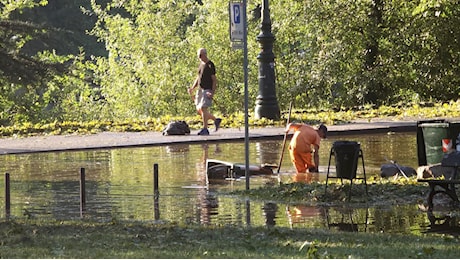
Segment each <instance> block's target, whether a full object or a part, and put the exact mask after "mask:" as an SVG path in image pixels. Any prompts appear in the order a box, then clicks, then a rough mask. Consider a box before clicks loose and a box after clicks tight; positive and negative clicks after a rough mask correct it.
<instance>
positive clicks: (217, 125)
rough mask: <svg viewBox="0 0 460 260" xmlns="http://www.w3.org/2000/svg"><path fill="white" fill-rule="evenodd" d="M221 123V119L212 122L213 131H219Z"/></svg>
mask: <svg viewBox="0 0 460 260" xmlns="http://www.w3.org/2000/svg"><path fill="white" fill-rule="evenodd" d="M221 122H222V119H221V118H216V120H214V126H216V130H215V131H216V132H217V130H219V128H220V123H221Z"/></svg>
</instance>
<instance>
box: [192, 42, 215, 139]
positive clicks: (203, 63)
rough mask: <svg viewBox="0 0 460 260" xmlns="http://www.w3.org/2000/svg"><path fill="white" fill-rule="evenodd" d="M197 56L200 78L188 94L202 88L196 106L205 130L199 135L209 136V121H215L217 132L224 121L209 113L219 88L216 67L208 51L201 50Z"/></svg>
mask: <svg viewBox="0 0 460 260" xmlns="http://www.w3.org/2000/svg"><path fill="white" fill-rule="evenodd" d="M197 54H198V59H200V65H199V67H198V76H197V77H196V79H195V81H194V82H193V85H192V87H190V88H189V89H188V92H189V94H190V95H192V92H193V90H194V89H195V88H196V87H197V86H200V87H199V88H198V91H197V92H196V95H195V105H196V109H197V111H198V114H200V115H201V118H202V119H203V129H201V130H200V132H198V135H209V130H208V121H209V119H211V120H214V125H215V127H216V131H217V130H219V127H220V123H221V121H222V119H220V118H216V117H215V116H214V115H213V114H211V113H210V112H209V108H210V107H211V105H212V99H213V97H214V94H215V92H216V87H217V78H216V67H215V66H214V63H213V62H212V61H211V60H209V59H208V56H207V52H206V49H204V48H201V49H199V50H198V52H197Z"/></svg>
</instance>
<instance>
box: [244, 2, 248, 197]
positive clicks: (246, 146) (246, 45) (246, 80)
mask: <svg viewBox="0 0 460 260" xmlns="http://www.w3.org/2000/svg"><path fill="white" fill-rule="evenodd" d="M246 3H247V1H246V0H243V17H244V18H243V56H244V61H243V70H244V150H245V161H246V163H245V167H244V173H245V176H246V190H249V177H250V176H249V116H248V110H249V109H248V103H249V102H248V100H249V98H248V96H249V95H248V41H247V38H248V35H247V34H248V33H247V18H246V9H247V8H246Z"/></svg>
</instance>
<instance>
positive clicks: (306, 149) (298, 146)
mask: <svg viewBox="0 0 460 260" xmlns="http://www.w3.org/2000/svg"><path fill="white" fill-rule="evenodd" d="M289 130H293V131H294V135H293V137H292V139H291V142H290V144H289V155H290V156H291V161H292V163H293V164H294V167H295V168H296V170H297V173H306V172H307V169H308V172H318V166H319V145H320V142H321V138H326V135H327V127H326V126H325V125H323V124H321V125H320V126H319V127H318V129H314V128H313V127H311V126H309V125H306V124H301V123H290V124H288V125H287V127H286V132H289ZM312 153H313V161H312Z"/></svg>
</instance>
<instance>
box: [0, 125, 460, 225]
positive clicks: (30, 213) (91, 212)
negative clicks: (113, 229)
mask: <svg viewBox="0 0 460 260" xmlns="http://www.w3.org/2000/svg"><path fill="white" fill-rule="evenodd" d="M346 138H347V140H350V141H359V142H360V143H361V149H362V150H363V153H364V154H365V155H366V174H367V175H368V176H367V177H372V176H375V177H376V178H379V173H380V167H381V165H382V164H384V163H386V159H385V158H390V159H393V160H396V161H398V163H400V164H401V165H407V166H411V167H414V168H416V166H417V154H416V152H417V151H416V140H415V133H414V134H395V135H372V136H366V138H363V137H362V136H347V137H346ZM336 140H340V137H334V138H329V139H326V140H324V141H323V142H322V148H321V149H320V161H322V162H327V159H328V156H329V150H330V148H331V146H332V143H333V142H334V141H336ZM281 142H282V140H257V141H251V143H250V147H249V148H250V149H249V152H250V154H249V159H250V163H251V164H259V165H260V164H277V163H278V160H279V158H280V151H281ZM244 150H245V149H244V143H242V142H229V143H207V144H206V143H205V144H186V145H184V144H180V145H169V146H164V147H138V148H126V149H112V150H111V149H105V150H91V151H78V152H77V151H74V152H59V153H35V154H23V155H2V156H0V172H9V173H10V178H11V200H12V201H11V202H12V205H11V216H12V217H16V218H22V217H30V218H51V219H78V218H80V212H79V207H80V204H79V203H80V202H79V171H80V168H85V169H86V190H87V194H86V195H87V197H86V198H87V204H86V212H85V217H86V218H91V219H95V220H100V221H111V220H114V219H121V220H131V219H132V220H141V221H162V222H177V223H188V224H197V225H252V226H281V227H292V228H305V227H317V228H331V229H332V228H335V229H342V230H344V229H347V228H348V230H349V231H358V232H363V231H365V232H391V233H411V232H421V231H424V230H435V229H436V228H437V227H439V228H440V226H437V225H449V227H452V225H454V224H455V223H456V224H458V219H457V220H452V219H453V218H454V217H453V216H452V215H450V216H451V218H450V219H448V218H445V219H444V220H441V219H438V220H436V221H435V222H433V223H431V222H430V219H429V216H427V214H426V212H422V211H420V210H419V208H418V205H398V206H392V207H383V206H381V207H374V208H352V209H344V208H340V207H339V208H334V207H329V208H321V207H317V206H314V205H290V204H280V203H274V202H271V201H249V200H248V199H245V198H235V197H231V196H224V195H222V194H223V192H224V191H232V190H238V189H245V182H244V180H233V181H227V182H225V183H220V184H218V185H214V184H210V185H207V181H206V174H205V173H206V165H205V164H206V159H216V160H222V161H227V162H235V163H236V162H240V163H241V162H244V161H245V154H244ZM287 153H288V152H287V151H286V154H285V155H284V158H289V156H288V154H287ZM155 164H157V165H158V168H159V169H158V172H159V177H158V186H159V191H158V194H155V192H154V176H153V172H154V170H153V168H154V167H153V166H154V165H155ZM326 168H327V166H320V169H319V170H320V172H319V173H314V174H310V175H301V176H299V175H296V174H295V169H294V168H293V166H292V164H291V162H290V161H289V160H284V161H283V163H282V169H283V171H282V174H281V175H280V178H281V181H282V182H283V183H289V182H293V181H301V182H306V183H310V182H312V181H317V180H321V181H323V180H325V178H326ZM0 179H1V181H0V190H2V191H3V190H4V188H3V187H5V184H4V181H3V178H0ZM277 183H278V182H277V176H276V175H275V176H268V177H263V178H262V177H257V178H252V179H251V188H257V187H259V186H263V185H277ZM427 190H428V188H427ZM382 204H384V203H382ZM0 218H5V198H4V192H1V193H0ZM438 218H441V217H439V216H438ZM441 222H442V223H441ZM446 223H447V224H446Z"/></svg>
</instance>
